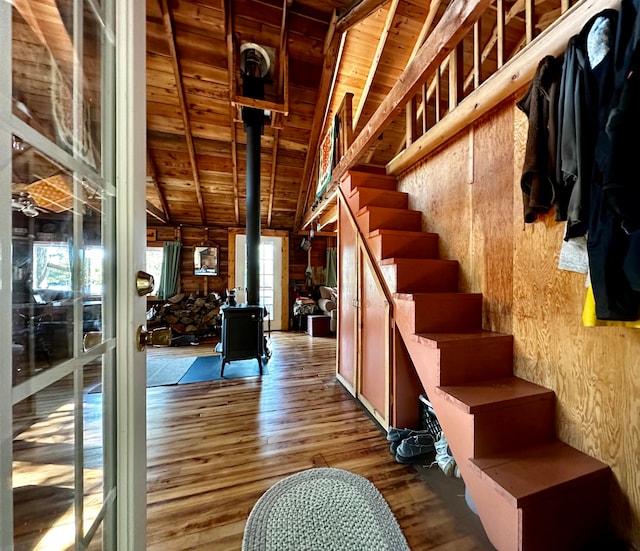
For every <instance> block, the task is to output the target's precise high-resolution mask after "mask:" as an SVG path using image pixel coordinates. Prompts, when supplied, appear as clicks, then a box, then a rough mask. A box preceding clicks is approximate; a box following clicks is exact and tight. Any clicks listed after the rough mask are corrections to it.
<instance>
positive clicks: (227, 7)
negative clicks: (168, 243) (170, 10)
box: [222, 0, 240, 226]
mask: <svg viewBox="0 0 640 551" xmlns="http://www.w3.org/2000/svg"><path fill="white" fill-rule="evenodd" d="M222 9H223V10H224V14H223V15H224V31H225V37H226V41H227V72H228V76H229V127H230V128H231V163H232V171H233V209H234V212H235V217H236V226H239V225H240V190H239V188H238V135H237V131H236V117H235V112H236V106H235V105H233V104H232V103H231V99H232V98H234V97H235V96H236V78H235V74H234V71H235V61H234V43H233V2H232V1H231V0H224V1H223V2H222Z"/></svg>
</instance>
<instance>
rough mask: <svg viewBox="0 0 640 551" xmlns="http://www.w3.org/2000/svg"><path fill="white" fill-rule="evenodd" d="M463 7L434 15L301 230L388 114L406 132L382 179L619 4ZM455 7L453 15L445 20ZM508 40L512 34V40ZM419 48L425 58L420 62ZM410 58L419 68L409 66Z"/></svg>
mask: <svg viewBox="0 0 640 551" xmlns="http://www.w3.org/2000/svg"><path fill="white" fill-rule="evenodd" d="M553 2H555V4H554V3H553ZM468 3H474V2H473V0H470V1H469V2H467V1H463V0H460V1H458V0H453V1H452V2H451V3H450V4H449V6H448V7H447V9H446V10H445V11H443V13H442V14H441V15H440V18H439V22H441V23H442V25H438V24H436V25H435V27H434V29H433V31H432V32H431V34H430V35H429V36H428V37H427V39H426V40H425V43H424V44H423V46H422V48H421V49H420V50H419V51H418V53H417V55H416V56H414V59H413V60H412V62H410V63H409V65H408V66H407V68H406V70H405V73H404V78H403V79H400V80H399V81H398V82H397V83H396V85H395V86H394V87H393V88H392V90H391V91H390V92H389V94H388V96H387V98H386V99H385V100H384V101H383V103H382V104H381V105H380V107H379V108H378V110H377V111H376V112H375V113H374V115H373V116H372V117H371V119H370V120H369V122H368V124H367V125H366V126H365V128H364V130H363V131H362V132H360V134H359V135H357V136H354V137H353V140H352V143H351V145H350V146H349V147H348V148H347V150H346V151H343V152H341V153H340V154H339V155H336V158H335V163H336V166H335V170H334V171H333V175H332V178H331V182H330V184H329V185H328V186H327V188H326V190H325V192H324V194H323V196H322V198H321V199H320V200H318V201H317V202H316V204H315V205H314V207H315V208H314V210H313V211H312V212H311V213H310V214H308V215H307V217H306V218H305V221H304V223H303V227H305V226H308V225H309V224H310V223H311V222H312V221H313V220H314V219H315V218H316V217H317V216H318V215H319V214H320V213H322V212H323V211H324V209H325V207H326V205H327V204H330V203H332V202H335V197H336V193H335V188H336V187H337V186H338V185H339V182H340V178H341V177H342V175H343V174H344V173H345V172H346V171H347V170H348V169H349V168H352V167H353V166H355V165H357V164H358V163H359V162H361V159H362V158H363V156H364V155H365V153H366V152H367V151H368V149H369V148H370V146H371V144H372V143H373V142H374V141H375V140H376V138H377V136H378V135H380V133H381V132H382V131H383V130H384V128H385V127H386V125H387V124H388V123H389V122H390V121H391V120H392V117H393V113H394V112H397V111H398V110H401V109H404V111H405V121H406V132H405V137H404V139H403V141H402V143H401V144H399V147H398V149H397V154H396V156H395V157H394V158H393V159H392V160H391V161H390V162H389V163H388V164H387V165H386V172H387V173H388V174H399V173H401V172H402V171H404V170H406V169H407V168H409V167H410V166H411V165H412V164H414V163H416V162H417V161H419V160H420V159H421V158H423V157H425V156H426V155H428V154H429V153H431V152H432V151H434V150H435V149H436V148H437V147H439V146H440V145H442V144H443V143H445V142H446V141H447V140H449V139H450V138H452V137H453V136H454V135H455V134H456V133H458V132H459V131H460V130H462V129H464V128H465V127H467V126H469V125H470V124H472V123H473V122H475V121H476V120H477V119H479V118H480V117H481V116H483V115H484V114H486V113H487V112H489V111H490V110H491V109H492V108H493V107H495V106H496V105H498V104H500V103H501V102H503V101H504V100H506V99H507V98H509V97H510V96H511V95H513V94H514V93H515V92H517V91H518V90H520V89H522V88H523V87H524V86H526V85H527V83H528V82H529V81H530V80H531V78H532V76H533V74H534V72H535V70H536V67H537V65H538V63H539V61H540V60H541V59H542V58H543V57H544V56H545V55H556V56H557V55H561V54H562V53H563V52H564V51H565V49H566V45H567V42H568V40H569V38H570V37H571V36H573V35H574V34H577V33H578V32H580V30H581V29H582V27H583V25H584V24H585V23H586V22H587V21H588V20H589V18H591V17H592V16H593V15H595V14H596V13H598V12H599V11H601V10H603V9H605V8H612V7H613V8H615V7H617V6H618V5H619V0H595V1H586V0H579V1H578V2H576V3H575V4H574V5H570V2H569V0H548V2H544V3H543V2H541V1H538V2H537V6H538V8H536V2H535V0H517V1H516V2H514V3H508V2H506V1H505V0H493V1H492V2H491V3H489V5H488V7H486V8H485V9H484V10H482V11H481V13H480V14H479V15H476V14H475V11H474V10H467V7H466V4H468ZM475 3H476V4H481V3H482V0H476V2H475ZM454 5H455V10H457V11H456V12H455V13H454V15H451V14H449V15H448V14H447V10H452V9H454V8H453V7H454ZM541 6H544V12H543V11H542V9H541ZM460 14H462V15H463V16H464V17H465V19H464V20H463V22H462V23H461V24H460V27H461V28H462V29H463V31H464V32H462V33H457V32H447V30H446V28H447V26H448V25H450V24H451V22H452V21H456V20H458V19H459V15H460ZM483 29H488V31H485V30H483ZM513 36H518V38H517V40H513V38H512V37H513ZM430 41H432V42H431V43H430ZM422 50H424V51H425V52H426V51H429V52H430V54H429V55H431V56H432V57H427V56H422V57H420V55H421V51H422ZM442 52H444V56H442V55H441V54H442ZM416 58H418V59H417V62H419V63H414V61H416ZM425 61H426V63H425ZM433 61H436V63H432V62H433ZM421 65H423V66H421Z"/></svg>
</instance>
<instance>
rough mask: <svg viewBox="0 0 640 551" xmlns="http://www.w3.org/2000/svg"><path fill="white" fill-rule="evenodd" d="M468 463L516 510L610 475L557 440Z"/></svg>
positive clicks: (600, 464)
mask: <svg viewBox="0 0 640 551" xmlns="http://www.w3.org/2000/svg"><path fill="white" fill-rule="evenodd" d="M470 462H471V464H472V465H473V466H474V468H475V469H477V470H480V471H481V473H482V476H483V477H484V478H485V479H487V480H489V481H491V482H492V483H493V484H495V486H496V487H497V489H498V491H500V492H501V493H502V494H503V495H504V496H505V497H507V498H509V499H511V500H512V501H513V505H514V506H515V507H523V506H525V505H527V503H529V502H531V501H532V500H535V499H537V498H540V497H549V496H551V495H553V494H554V493H559V492H562V491H563V487H564V486H565V485H570V484H571V483H572V482H575V481H578V480H579V479H583V480H584V481H589V480H594V479H596V478H597V477H599V476H606V475H607V474H608V472H609V467H608V466H607V465H605V464H604V463H602V462H601V461H598V460H597V459H594V458H593V457H590V456H588V455H586V454H584V453H582V452H580V451H578V450H576V449H575V448H572V447H571V446H568V445H567V444H565V443H563V442H560V441H559V440H553V441H551V442H546V443H543V444H539V445H536V446H532V447H530V448H525V449H522V450H517V451H513V452H510V453H505V454H501V455H498V456H495V457H484V458H472V459H470Z"/></svg>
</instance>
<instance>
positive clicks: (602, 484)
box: [341, 171, 610, 551]
mask: <svg viewBox="0 0 640 551" xmlns="http://www.w3.org/2000/svg"><path fill="white" fill-rule="evenodd" d="M341 188H342V191H343V193H344V195H345V197H346V199H347V203H348V204H349V207H350V209H351V211H352V213H353V214H354V216H355V219H356V222H357V225H358V228H359V231H360V232H361V234H362V236H363V237H364V238H365V239H366V242H367V247H368V249H369V250H370V252H371V254H372V255H373V256H374V258H375V260H377V261H378V264H379V269H380V273H381V274H382V276H383V278H384V280H385V283H386V285H387V286H388V288H389V290H390V292H391V293H393V295H392V296H393V302H394V312H395V314H394V317H395V323H396V327H397V329H398V330H399V332H400V334H401V336H402V341H403V342H404V345H405V347H406V349H407V351H408V353H409V356H410V357H411V360H412V362H413V364H414V367H415V370H416V372H417V375H418V377H419V379H420V381H421V383H422V385H423V387H424V390H425V391H426V392H427V394H428V396H429V399H430V401H431V402H432V403H433V405H434V408H435V411H436V414H437V416H438V419H439V421H440V423H441V425H442V427H443V430H444V432H445V434H446V436H447V439H448V441H449V445H450V448H451V450H452V453H453V455H454V457H455V459H456V461H457V463H458V465H459V467H460V471H461V473H462V477H463V479H464V482H465V485H466V486H467V488H468V490H469V493H470V496H471V498H472V500H473V502H474V505H475V507H476V509H477V511H478V514H479V516H480V519H481V521H482V524H483V526H484V528H485V530H486V532H487V535H488V537H489V539H490V540H491V542H492V543H493V544H494V545H495V547H496V548H497V549H498V550H500V551H507V550H516V549H517V550H520V549H522V550H538V549H540V550H544V551H550V550H557V551H571V550H582V549H585V548H587V547H588V546H590V545H593V544H594V542H596V541H597V540H598V539H599V538H600V537H602V535H603V534H604V533H605V532H606V529H607V527H608V516H609V509H608V495H609V482H610V478H609V477H610V469H609V467H608V466H607V465H605V464H604V463H601V462H600V461H597V460H595V459H593V458H591V457H589V456H587V455H585V454H583V453H581V452H579V451H578V450H576V449H574V448H572V447H570V446H568V445H566V444H564V443H562V442H561V441H559V440H558V439H557V438H556V437H555V396H554V393H553V392H552V391H551V390H548V389H546V388H543V387H541V386H539V385H536V384H533V383H530V382H528V381H525V380H523V379H520V378H518V377H515V376H514V375H513V337H512V336H511V335H507V334H502V333H495V332H491V331H483V330H482V295H481V294H477V293H459V292H458V263H457V261H451V260H442V259H439V258H438V245H437V242H438V236H437V235H436V234H430V233H426V232H422V231H421V227H422V214H421V213H420V212H419V211H412V210H409V209H408V197H407V194H405V193H400V192H398V191H396V180H395V178H394V177H391V176H385V175H377V174H371V173H364V172H358V171H350V172H348V173H347V174H346V175H345V176H344V177H343V179H342V182H341ZM394 399H395V400H396V401H402V399H403V397H402V396H395V397H394ZM394 422H395V421H394Z"/></svg>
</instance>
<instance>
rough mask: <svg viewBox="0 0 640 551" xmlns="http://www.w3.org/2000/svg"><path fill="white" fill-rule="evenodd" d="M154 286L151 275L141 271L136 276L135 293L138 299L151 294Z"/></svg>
mask: <svg viewBox="0 0 640 551" xmlns="http://www.w3.org/2000/svg"><path fill="white" fill-rule="evenodd" d="M154 284H155V282H154V280H153V276H152V275H151V274H148V273H147V272H143V271H142V270H140V271H139V272H138V273H137V274H136V292H137V293H138V296H139V297H143V296H144V295H148V294H149V293H151V291H153V286H154Z"/></svg>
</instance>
